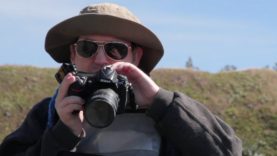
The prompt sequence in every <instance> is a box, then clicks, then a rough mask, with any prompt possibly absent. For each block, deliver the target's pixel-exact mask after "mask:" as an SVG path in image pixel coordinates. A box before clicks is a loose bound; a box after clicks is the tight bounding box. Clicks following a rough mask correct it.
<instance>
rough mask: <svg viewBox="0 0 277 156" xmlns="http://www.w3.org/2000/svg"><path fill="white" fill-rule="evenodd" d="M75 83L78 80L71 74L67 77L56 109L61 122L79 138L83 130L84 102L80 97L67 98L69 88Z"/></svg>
mask: <svg viewBox="0 0 277 156" xmlns="http://www.w3.org/2000/svg"><path fill="white" fill-rule="evenodd" d="M75 81H76V78H75V76H74V75H72V74H71V73H69V74H67V75H66V76H65V78H64V79H63V81H62V83H61V85H60V88H59V92H58V96H57V98H56V103H55V107H56V110H57V113H58V115H59V117H60V120H61V121H62V122H63V123H64V124H65V125H66V126H68V127H69V128H70V129H71V131H72V132H73V133H74V134H75V135H76V136H78V137H79V136H80V135H81V133H82V130H83V128H82V122H83V120H84V118H83V104H84V100H83V99H82V98H80V97H78V96H67V92H68V88H69V86H70V85H71V84H72V83H73V82H75Z"/></svg>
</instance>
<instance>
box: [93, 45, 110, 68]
mask: <svg viewBox="0 0 277 156" xmlns="http://www.w3.org/2000/svg"><path fill="white" fill-rule="evenodd" d="M94 62H95V63H97V64H107V63H108V59H107V56H106V54H105V50H104V47H103V46H101V47H98V49H97V52H96V54H95V60H94Z"/></svg>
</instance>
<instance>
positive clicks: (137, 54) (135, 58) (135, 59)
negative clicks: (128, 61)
mask: <svg viewBox="0 0 277 156" xmlns="http://www.w3.org/2000/svg"><path fill="white" fill-rule="evenodd" d="M133 55H134V56H133V64H134V65H136V66H138V65H139V63H140V60H141V58H142V55H143V49H142V48H141V47H135V49H134V51H133Z"/></svg>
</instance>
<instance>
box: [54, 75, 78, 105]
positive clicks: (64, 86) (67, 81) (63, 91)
mask: <svg viewBox="0 0 277 156" xmlns="http://www.w3.org/2000/svg"><path fill="white" fill-rule="evenodd" d="M75 81H76V78H75V76H74V75H73V74H72V73H68V74H67V75H66V76H65V77H64V79H63V81H62V83H61V85H60V88H59V91H58V96H57V101H61V100H62V99H64V98H65V97H66V96H67V92H68V88H69V86H70V85H71V84H72V83H73V82H75Z"/></svg>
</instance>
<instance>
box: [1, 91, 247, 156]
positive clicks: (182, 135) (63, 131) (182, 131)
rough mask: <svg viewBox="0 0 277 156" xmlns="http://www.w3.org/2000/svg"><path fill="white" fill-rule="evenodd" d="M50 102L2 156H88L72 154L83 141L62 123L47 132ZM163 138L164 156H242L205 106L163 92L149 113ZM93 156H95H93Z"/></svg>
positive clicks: (27, 122)
mask: <svg viewBox="0 0 277 156" xmlns="http://www.w3.org/2000/svg"><path fill="white" fill-rule="evenodd" d="M49 100H50V98H46V99H44V100H42V101H41V102H39V103H38V104H36V105H35V106H34V107H33V108H32V110H31V111H30V112H29V113H28V115H27V117H26V119H25V120H24V122H23V124H22V125H21V126H20V127H19V128H18V129H17V130H16V131H15V132H13V133H11V134H10V135H8V136H7V137H6V138H5V139H4V141H3V142H2V144H1V146H0V156H56V155H58V156H62V155H66V156H70V155H72V156H88V155H87V154H76V153H71V152H69V151H70V150H71V149H73V148H74V147H75V146H76V144H77V143H78V142H79V141H80V138H78V137H75V135H74V134H72V133H71V131H70V130H69V129H68V128H67V127H66V126H65V125H64V124H63V123H62V122H60V121H58V122H57V123H56V124H55V126H54V127H52V128H50V129H48V128H47V125H46V124H47V117H48V103H49ZM146 113H147V115H148V116H150V117H152V118H153V119H154V120H155V122H156V128H157V130H158V132H159V133H160V135H161V138H162V143H161V151H160V155H161V156H202V155H203V156H204V155H205V156H239V155H241V154H242V145H241V141H240V139H239V138H238V137H237V136H236V135H235V133H234V131H233V130H232V128H230V127H229V126H228V125H227V124H226V123H224V122H223V121H222V120H221V119H220V118H218V117H217V116H215V115H214V114H212V113H211V112H210V111H209V110H208V109H207V108H206V107H205V106H204V105H202V104H200V103H199V102H197V101H195V100H193V99H191V98H189V97H187V96H186V95H184V94H181V93H175V92H174V93H173V92H170V91H166V90H164V89H160V90H159V92H158V94H157V95H156V97H155V100H154V102H153V104H152V106H151V107H150V108H149V109H148V111H147V112H146ZM90 156H91V155H90Z"/></svg>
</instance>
